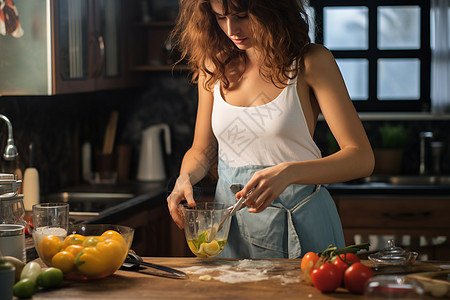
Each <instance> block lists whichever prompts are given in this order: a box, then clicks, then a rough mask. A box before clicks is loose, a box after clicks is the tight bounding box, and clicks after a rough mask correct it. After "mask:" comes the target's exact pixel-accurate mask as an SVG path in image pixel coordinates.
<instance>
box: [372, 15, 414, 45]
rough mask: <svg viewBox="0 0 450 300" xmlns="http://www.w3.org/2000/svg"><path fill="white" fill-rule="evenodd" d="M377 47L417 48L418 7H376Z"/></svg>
mask: <svg viewBox="0 0 450 300" xmlns="http://www.w3.org/2000/svg"><path fill="white" fill-rule="evenodd" d="M377 37H378V48H379V49H419V48H420V7H418V6H380V7H378V35H377Z"/></svg>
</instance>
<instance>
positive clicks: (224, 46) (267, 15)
mask: <svg viewBox="0 0 450 300" xmlns="http://www.w3.org/2000/svg"><path fill="white" fill-rule="evenodd" d="M220 1H222V5H223V7H224V10H225V14H228V13H229V12H247V14H248V16H249V23H250V30H251V32H252V34H253V39H254V41H255V45H254V47H256V49H257V50H258V51H260V52H261V54H262V55H263V57H264V58H265V59H264V62H263V65H262V66H261V71H260V72H261V75H262V76H264V77H265V78H267V79H270V80H271V81H272V82H273V83H274V84H275V85H277V86H278V85H280V84H281V85H283V83H284V82H285V81H286V80H287V79H289V78H294V77H296V76H297V74H298V72H299V68H300V67H301V61H302V60H301V58H302V51H303V48H304V46H305V45H306V44H308V43H309V42H310V39H309V36H308V30H309V24H308V17H307V14H306V12H305V9H304V6H303V4H302V3H301V2H300V1H301V0H220ZM170 38H171V39H172V41H173V42H174V44H175V47H176V48H177V50H178V51H179V52H180V53H181V59H180V61H182V60H185V59H186V60H187V63H188V65H189V67H190V69H191V70H192V71H193V73H192V81H193V82H195V83H196V82H198V77H199V74H200V73H201V72H204V73H206V74H209V75H210V76H209V78H208V80H207V81H206V82H205V88H208V89H211V88H212V86H213V85H214V83H215V82H217V81H218V80H220V81H221V82H222V84H223V85H224V87H225V88H228V87H229V86H230V77H231V76H232V75H231V74H234V75H236V74H237V75H238V77H237V78H239V77H240V75H241V74H242V73H243V71H244V70H245V67H244V68H242V66H245V63H246V55H245V51H241V50H239V49H238V48H237V47H236V45H235V44H234V43H233V42H232V41H231V40H230V39H229V38H228V37H227V35H226V34H225V33H224V32H223V31H222V29H221V28H220V27H219V25H218V23H217V21H216V17H215V15H214V14H213V12H212V9H211V5H210V1H209V0H180V13H179V15H178V18H177V22H176V25H175V28H174V29H173V31H172V33H171V36H170ZM294 61H297V62H299V64H298V66H295V67H293V63H294ZM233 78H235V77H234V76H233Z"/></svg>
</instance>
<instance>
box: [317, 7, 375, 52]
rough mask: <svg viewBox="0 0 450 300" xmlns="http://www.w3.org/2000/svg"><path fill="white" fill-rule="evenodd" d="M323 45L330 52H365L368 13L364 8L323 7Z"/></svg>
mask: <svg viewBox="0 0 450 300" xmlns="http://www.w3.org/2000/svg"><path fill="white" fill-rule="evenodd" d="M323 10H324V12H323V15H324V17H323V18H324V30H323V39H324V45H325V46H326V47H327V48H328V49H330V50H366V49H367V47H368V17H369V15H368V13H369V9H368V8H367V7H365V6H353V7H352V6H347V7H324V9H323Z"/></svg>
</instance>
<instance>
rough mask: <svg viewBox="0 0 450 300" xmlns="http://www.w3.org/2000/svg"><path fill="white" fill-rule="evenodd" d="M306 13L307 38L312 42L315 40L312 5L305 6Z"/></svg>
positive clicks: (314, 14) (314, 12) (314, 13)
mask: <svg viewBox="0 0 450 300" xmlns="http://www.w3.org/2000/svg"><path fill="white" fill-rule="evenodd" d="M305 10H306V13H307V14H308V22H309V32H308V35H309V38H310V39H311V43H314V42H315V40H316V30H315V29H316V22H315V20H316V11H315V10H314V7H311V6H305Z"/></svg>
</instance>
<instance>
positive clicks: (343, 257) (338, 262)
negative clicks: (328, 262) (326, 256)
mask: <svg viewBox="0 0 450 300" xmlns="http://www.w3.org/2000/svg"><path fill="white" fill-rule="evenodd" d="M359 261H360V260H359V258H358V256H356V255H355V254H353V253H342V254H340V255H338V256H336V258H335V259H334V261H333V265H335V266H336V267H337V268H338V269H339V272H341V274H342V276H344V272H345V270H347V268H348V267H350V266H351V265H352V264H353V263H355V262H359ZM342 278H343V277H342Z"/></svg>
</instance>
